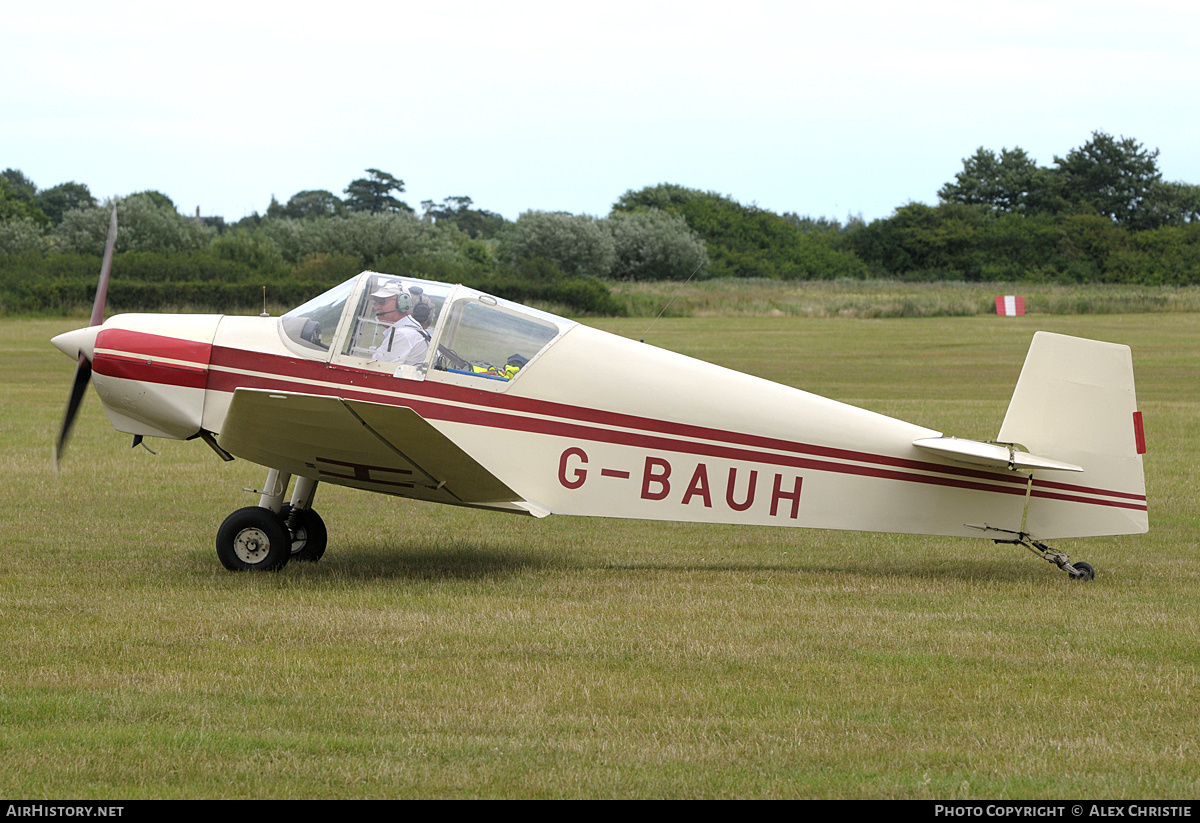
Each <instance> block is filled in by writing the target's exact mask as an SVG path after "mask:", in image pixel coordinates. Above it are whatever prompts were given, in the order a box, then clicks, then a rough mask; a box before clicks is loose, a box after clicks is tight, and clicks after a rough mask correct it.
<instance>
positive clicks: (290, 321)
mask: <svg viewBox="0 0 1200 823" xmlns="http://www.w3.org/2000/svg"><path fill="white" fill-rule="evenodd" d="M356 280H357V278H355V279H353V280H347V281H346V282H345V283H343V284H341V285H340V286H337V287H335V288H332V289H330V290H329V291H327V292H325V293H324V294H321V295H319V296H317V297H314V298H313V299H312V300H309V301H308V302H307V303H305V304H304V305H303V306H298V307H296V308H294V309H292V310H291V311H290V312H288V313H287V314H285V315H284V316H283V317H281V318H280V325H281V327H282V328H283V333H284V334H286V335H287V336H288V338H289V339H290V340H291V341H292V342H294V343H297V344H298V345H300V346H301V347H302V348H306V349H313V350H315V351H322V352H325V351H329V346H330V345H331V344H332V342H333V337H334V335H335V334H337V329H338V321H339V320H341V319H342V311H343V310H344V309H345V307H346V300H347V299H349V297H350V293H351V292H352V291H353V290H354V283H355V281H356Z"/></svg>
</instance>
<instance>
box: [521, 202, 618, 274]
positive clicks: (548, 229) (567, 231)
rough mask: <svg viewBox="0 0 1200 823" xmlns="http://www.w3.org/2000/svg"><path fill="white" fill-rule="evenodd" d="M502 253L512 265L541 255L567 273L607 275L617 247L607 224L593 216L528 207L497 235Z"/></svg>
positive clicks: (614, 258) (609, 272) (611, 267)
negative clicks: (531, 209) (534, 209)
mask: <svg viewBox="0 0 1200 823" xmlns="http://www.w3.org/2000/svg"><path fill="white" fill-rule="evenodd" d="M500 245H501V257H502V259H503V260H504V262H506V263H508V264H509V265H512V266H520V265H521V264H522V263H524V262H525V261H527V260H532V259H534V258H538V257H540V258H543V259H545V260H549V261H551V262H552V263H554V265H555V266H557V267H558V269H559V270H560V271H561V272H562V273H563V274H565V275H566V276H568V277H588V276H591V277H608V276H609V275H610V274H611V272H612V269H613V263H614V261H615V260H616V247H615V244H614V242H613V236H612V233H611V232H610V231H609V230H608V227H607V226H606V225H605V224H604V223H603V222H602V221H600V220H597V219H596V218H595V217H591V216H588V215H580V216H575V215H573V214H566V213H565V212H548V211H527V212H524V213H523V214H522V215H521V216H520V217H518V218H517V220H516V222H515V223H511V224H509V225H508V226H506V227H505V229H504V231H503V232H502V233H501V235H500Z"/></svg>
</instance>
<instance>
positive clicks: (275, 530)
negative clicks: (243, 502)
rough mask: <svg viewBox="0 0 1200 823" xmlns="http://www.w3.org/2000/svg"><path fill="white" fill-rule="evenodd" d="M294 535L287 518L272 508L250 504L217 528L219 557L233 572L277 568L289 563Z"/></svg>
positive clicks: (223, 564)
mask: <svg viewBox="0 0 1200 823" xmlns="http://www.w3.org/2000/svg"><path fill="white" fill-rule="evenodd" d="M291 554H292V538H291V535H289V534H288V530H287V526H285V525H284V522H283V519H282V518H280V516H279V515H277V514H275V512H273V511H271V510H270V509H264V508H262V507H261V506H247V507H246V508H244V509H238V510H237V511H235V512H234V513H233V514H231V515H229V516H228V517H226V518H225V522H224V523H222V524H221V528H219V529H217V557H218V558H220V560H221V565H222V566H224V567H225V568H227V569H229V570H230V571H231V572H245V571H264V572H273V571H278V570H279V569H282V568H283V567H284V566H286V565H287V562H288V558H290V557H291Z"/></svg>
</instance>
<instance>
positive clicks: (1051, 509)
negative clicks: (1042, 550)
mask: <svg viewBox="0 0 1200 823" xmlns="http://www.w3.org/2000/svg"><path fill="white" fill-rule="evenodd" d="M998 440H999V441H1000V442H1004V443H1017V444H1019V445H1021V446H1024V447H1025V448H1027V449H1028V450H1029V451H1031V452H1033V453H1035V454H1039V455H1045V456H1048V457H1053V458H1054V459H1057V460H1062V461H1066V462H1070V463H1075V464H1077V465H1079V466H1082V467H1083V472H1082V473H1081V474H1077V475H1075V476H1073V477H1072V478H1071V480H1072V481H1074V482H1070V483H1066V482H1062V476H1061V475H1059V476H1057V477H1052V476H1051V475H1052V473H1049V472H1034V482H1033V487H1032V492H1031V496H1030V500H1029V509H1028V513H1027V516H1026V523H1025V531H1027V532H1028V533H1029V534H1032V535H1034V536H1036V537H1038V538H1042V539H1050V538H1057V537H1089V536H1095V535H1110V534H1140V533H1143V532H1145V531H1147V529H1148V528H1149V518H1148V515H1147V507H1146V485H1145V478H1144V474H1143V470H1142V454H1143V453H1144V452H1145V450H1146V449H1145V438H1144V436H1143V434H1142V427H1141V413H1140V412H1139V411H1138V410H1137V397H1136V394H1135V391H1134V379H1133V357H1132V354H1131V352H1130V350H1129V347H1128V346H1123V345H1119V344H1116V343H1105V342H1101V341H1097V340H1086V339H1083V338H1080V337H1070V336H1067V335H1062V334H1053V333H1051V332H1043V331H1040V332H1037V333H1036V334H1035V335H1034V337H1033V342H1032V343H1031V344H1030V347H1029V354H1028V355H1027V356H1026V358H1025V365H1024V366H1023V367H1022V368H1021V376H1020V378H1018V380H1017V388H1016V390H1015V391H1014V392H1013V397H1012V401H1011V402H1010V403H1009V407H1008V412H1007V413H1006V414H1005V416H1004V423H1003V424H1002V425H1001V427H1000V435H999V438H998Z"/></svg>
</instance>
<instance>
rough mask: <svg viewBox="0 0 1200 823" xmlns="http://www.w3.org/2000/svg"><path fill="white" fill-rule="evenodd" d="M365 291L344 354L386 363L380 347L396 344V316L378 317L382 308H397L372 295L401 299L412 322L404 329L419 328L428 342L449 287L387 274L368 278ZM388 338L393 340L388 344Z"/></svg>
mask: <svg viewBox="0 0 1200 823" xmlns="http://www.w3.org/2000/svg"><path fill="white" fill-rule="evenodd" d="M366 279H367V283H366V287H365V288H364V289H363V290H362V292H361V295H360V296H359V300H358V307H357V310H356V312H355V315H354V316H355V322H354V327H353V329H352V330H351V333H350V336H349V337H348V338H347V339H346V344H345V347H344V350H343V351H342V354H346V355H350V356H351V357H364V358H366V359H368V360H375V359H378V360H387V359H390V358H388V357H381V356H377V354H378V353H379V351H380V349H381V347H383V348H386V347H387V346H388V344H389V342H393V343H394V335H393V332H392V328H393V326H394V325H395V324H396V321H397V317H398V316H397V315H392V314H384V315H382V316H380V315H379V313H378V310H379V309H380V308H392V307H394V306H395V305H396V304H395V303H394V302H392V300H388V299H385V300H382V301H381V300H378V299H376V298H375V297H374V296H373V295H386V294H392V295H394V296H395V295H399V296H400V297H401V302H402V305H403V306H405V307H406V313H407V315H408V316H409V317H410V318H411V320H407V319H406V320H404V321H403V322H404V324H405V325H417V326H420V328H421V329H422V330H424V332H425V336H426V337H427V338H431V337H432V335H433V332H434V330H435V327H436V324H437V322H438V319H439V317H441V313H442V307H443V306H444V305H445V303H446V297H447V296H448V295H449V293H450V289H451V287H450V286H447V285H445V284H442V283H434V282H431V281H428V280H413V279H411V278H407V277H396V276H394V275H386V274H371V275H366ZM389 337H391V338H392V340H389Z"/></svg>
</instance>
